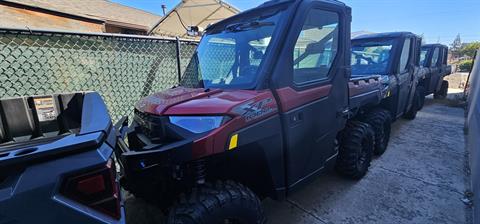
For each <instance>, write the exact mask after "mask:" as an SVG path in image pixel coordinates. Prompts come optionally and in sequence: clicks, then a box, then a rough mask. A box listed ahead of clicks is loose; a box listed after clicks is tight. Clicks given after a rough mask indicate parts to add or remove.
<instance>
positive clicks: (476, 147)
mask: <svg viewBox="0 0 480 224" xmlns="http://www.w3.org/2000/svg"><path fill="white" fill-rule="evenodd" d="M466 125H467V128H468V148H469V152H470V169H471V171H472V173H471V175H472V186H471V187H472V189H473V193H474V199H473V204H474V211H473V212H474V214H473V219H474V221H473V222H474V223H475V224H480V50H479V51H477V57H476V58H475V63H474V67H473V70H472V73H471V75H470V90H469V95H468V117H467V121H466Z"/></svg>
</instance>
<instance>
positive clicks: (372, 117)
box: [363, 109, 392, 155]
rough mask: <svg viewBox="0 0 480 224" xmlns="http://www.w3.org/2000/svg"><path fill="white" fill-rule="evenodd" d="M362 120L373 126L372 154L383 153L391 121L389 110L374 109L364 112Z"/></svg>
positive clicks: (388, 139)
mask: <svg viewBox="0 0 480 224" xmlns="http://www.w3.org/2000/svg"><path fill="white" fill-rule="evenodd" d="M363 121H364V122H365V123H367V124H369V125H370V126H371V127H372V128H373V131H374V138H375V143H374V154H375V155H381V154H383V153H384V152H385V150H386V149H387V145H388V142H389V141H390V129H391V123H392V117H391V115H390V112H388V111H387V110H384V109H375V110H373V111H370V112H369V113H368V114H366V115H365V117H364V118H363Z"/></svg>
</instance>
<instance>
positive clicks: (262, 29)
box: [182, 11, 283, 89]
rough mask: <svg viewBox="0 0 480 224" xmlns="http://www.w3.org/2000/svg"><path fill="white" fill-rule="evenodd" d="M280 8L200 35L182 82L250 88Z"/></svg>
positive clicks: (197, 84)
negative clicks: (201, 36) (199, 40)
mask: <svg viewBox="0 0 480 224" xmlns="http://www.w3.org/2000/svg"><path fill="white" fill-rule="evenodd" d="M282 13H283V11H274V12H272V13H268V14H267V15H261V16H259V17H256V18H254V19H251V20H248V21H237V22H233V23H230V24H229V25H226V26H224V27H222V28H216V27H214V28H213V29H211V30H208V31H207V33H206V34H205V35H204V36H203V38H202V40H201V42H200V44H199V46H198V48H197V50H196V52H195V54H194V56H193V59H192V61H191V62H190V64H189V66H188V68H187V71H186V72H185V75H184V76H183V78H182V85H184V86H190V87H203V88H220V89H228V88H235V89H251V88H253V87H254V85H255V83H256V81H257V78H258V72H259V70H260V66H262V62H263V61H264V59H265V55H266V51H268V49H269V46H270V41H271V39H272V35H273V33H274V31H275V28H276V26H275V25H276V24H277V23H278V21H279V19H280V16H281V14H282Z"/></svg>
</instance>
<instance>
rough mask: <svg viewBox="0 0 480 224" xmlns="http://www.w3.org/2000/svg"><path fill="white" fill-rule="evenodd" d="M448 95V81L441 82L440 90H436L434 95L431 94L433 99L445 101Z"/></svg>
mask: <svg viewBox="0 0 480 224" xmlns="http://www.w3.org/2000/svg"><path fill="white" fill-rule="evenodd" d="M447 94H448V81H445V80H444V81H442V86H441V87H440V90H438V91H437V92H436V93H434V94H433V98H435V99H445V98H447Z"/></svg>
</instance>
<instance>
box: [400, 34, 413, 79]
mask: <svg viewBox="0 0 480 224" xmlns="http://www.w3.org/2000/svg"><path fill="white" fill-rule="evenodd" d="M410 43H411V39H410V38H407V39H405V42H404V43H403V48H402V55H401V56H400V64H399V67H398V68H399V69H398V71H399V72H400V73H404V72H406V71H407V70H408V61H409V59H410Z"/></svg>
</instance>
